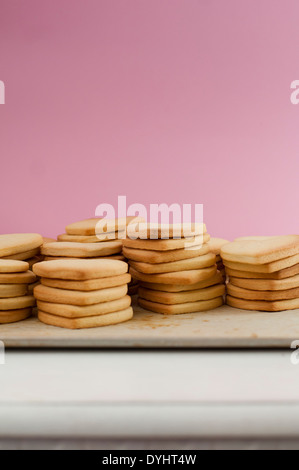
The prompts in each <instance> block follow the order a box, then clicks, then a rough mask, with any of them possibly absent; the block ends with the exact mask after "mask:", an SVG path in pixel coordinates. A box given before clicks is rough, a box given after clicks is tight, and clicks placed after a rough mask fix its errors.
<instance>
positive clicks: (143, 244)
mask: <svg viewBox="0 0 299 470" xmlns="http://www.w3.org/2000/svg"><path fill="white" fill-rule="evenodd" d="M209 240H210V235H208V234H205V235H203V237H190V238H182V239H180V240H176V239H170V240H131V239H130V238H126V239H125V240H123V246H125V247H127V248H135V249H140V250H150V251H170V250H182V249H187V248H192V247H198V246H202V245H203V244H205V243H208V241H209Z"/></svg>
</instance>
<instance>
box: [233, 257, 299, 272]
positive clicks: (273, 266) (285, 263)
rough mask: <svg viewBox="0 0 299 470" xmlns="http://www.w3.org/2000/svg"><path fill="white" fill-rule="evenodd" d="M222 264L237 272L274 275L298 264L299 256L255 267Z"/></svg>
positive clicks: (244, 264)
mask: <svg viewBox="0 0 299 470" xmlns="http://www.w3.org/2000/svg"><path fill="white" fill-rule="evenodd" d="M224 264H225V266H226V267H227V268H230V269H235V270H237V271H247V272H253V273H274V272H277V271H282V270H283V269H287V268H291V267H293V266H296V265H297V264H299V254H298V255H294V256H290V257H288V258H284V259H281V260H279V261H274V262H272V263H268V264H257V265H255V264H246V263H235V262H233V261H224Z"/></svg>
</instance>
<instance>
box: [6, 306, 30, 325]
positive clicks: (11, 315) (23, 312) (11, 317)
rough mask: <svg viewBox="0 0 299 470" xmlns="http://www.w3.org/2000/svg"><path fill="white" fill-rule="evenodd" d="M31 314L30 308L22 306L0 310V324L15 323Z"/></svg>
mask: <svg viewBox="0 0 299 470" xmlns="http://www.w3.org/2000/svg"><path fill="white" fill-rule="evenodd" d="M31 314H32V309H31V308H22V309H19V310H7V311H0V324H2V325H4V324H6V323H15V322H18V321H22V320H26V318H28V317H30V316H31Z"/></svg>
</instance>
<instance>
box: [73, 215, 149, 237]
mask: <svg viewBox="0 0 299 470" xmlns="http://www.w3.org/2000/svg"><path fill="white" fill-rule="evenodd" d="M143 220H144V219H142V218H141V217H125V218H121V219H100V218H94V219H86V220H82V221H80V222H75V223H74V224H70V225H68V226H67V227H66V230H65V231H66V233H67V234H68V235H85V236H86V235H96V234H100V233H111V232H121V231H124V230H125V229H126V227H127V225H129V224H131V223H133V222H135V223H137V222H139V221H142V222H143Z"/></svg>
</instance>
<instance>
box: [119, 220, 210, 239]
mask: <svg viewBox="0 0 299 470" xmlns="http://www.w3.org/2000/svg"><path fill="white" fill-rule="evenodd" d="M205 233H207V228H206V226H205V224H202V223H198V224H194V223H191V224H148V223H146V222H139V223H131V224H130V225H129V226H128V228H127V236H128V238H131V239H132V240H136V239H141V240H163V239H166V240H167V239H172V238H179V239H181V238H188V237H195V236H202V235H203V234H205Z"/></svg>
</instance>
